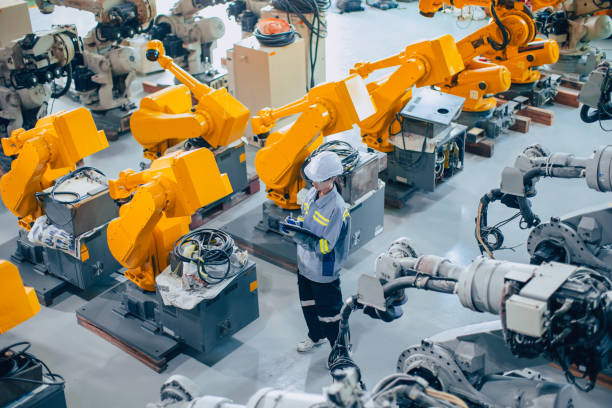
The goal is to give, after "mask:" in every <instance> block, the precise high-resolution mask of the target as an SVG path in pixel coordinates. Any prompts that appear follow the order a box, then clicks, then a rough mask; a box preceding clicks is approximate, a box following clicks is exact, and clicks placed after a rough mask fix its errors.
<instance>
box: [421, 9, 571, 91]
mask: <svg viewBox="0 0 612 408" xmlns="http://www.w3.org/2000/svg"><path fill="white" fill-rule="evenodd" d="M442 4H448V5H455V6H456V7H463V6H467V5H472V6H485V7H489V9H490V10H491V15H492V16H493V20H492V21H491V23H490V24H488V25H486V26H484V27H482V28H481V29H479V30H477V31H475V32H474V33H472V34H470V35H468V36H467V37H465V38H463V39H462V40H460V41H458V42H457V48H458V49H459V52H460V53H461V55H462V56H463V61H464V63H465V64H466V65H469V61H471V60H472V59H474V58H475V57H477V56H485V57H487V58H488V59H489V60H490V61H491V62H493V63H495V64H498V65H503V66H505V67H506V68H508V70H509V71H510V73H511V79H512V83H531V82H535V81H537V80H538V79H539V78H540V73H539V72H538V71H536V70H534V69H533V68H534V67H537V66H539V65H543V64H553V63H555V62H557V60H558V59H559V46H558V45H557V43H556V42H555V41H552V40H545V41H536V42H534V43H532V42H533V41H534V40H535V38H536V28H535V22H534V19H533V15H532V13H531V10H530V9H529V8H528V7H527V6H526V5H525V3H523V2H521V1H516V0H506V1H504V0H489V1H482V0H460V1H459V2H457V1H451V0H443V1H439V0H420V1H419V10H420V11H421V14H423V15H425V16H427V17H432V16H433V15H434V14H435V12H437V11H438V10H439V9H440V8H441V7H442ZM542 4H543V3H542ZM546 4H548V2H547V3H546Z"/></svg>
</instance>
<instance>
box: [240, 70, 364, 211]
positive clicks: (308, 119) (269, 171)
mask: <svg viewBox="0 0 612 408" xmlns="http://www.w3.org/2000/svg"><path fill="white" fill-rule="evenodd" d="M373 113H374V105H373V104H372V102H371V100H370V98H369V96H368V93H367V89H366V87H365V84H364V83H363V81H362V80H361V78H359V76H357V75H351V76H349V77H348V78H346V79H344V80H342V81H337V82H329V83H326V84H322V85H319V86H316V87H314V88H312V89H311V90H310V91H309V92H308V94H307V95H305V96H304V97H303V98H302V99H300V100H298V101H295V102H292V103H290V104H288V105H286V106H283V107H281V108H277V109H270V108H266V109H263V110H261V111H259V113H258V114H257V116H254V117H253V118H252V119H251V124H252V127H253V132H254V133H255V134H259V135H262V134H265V133H268V132H269V131H270V130H271V129H272V128H273V127H274V125H275V124H276V121H277V120H278V119H280V118H283V117H287V116H291V115H295V114H300V116H299V117H298V118H297V120H296V121H295V122H293V123H292V124H290V125H288V126H286V127H284V128H283V129H280V130H278V131H275V132H272V133H271V134H270V135H269V136H268V137H267V138H266V144H265V146H264V147H262V148H261V149H260V150H259V151H258V152H257V155H256V156H255V168H256V169H257V174H258V175H259V178H261V180H262V181H263V182H264V183H265V184H266V186H267V188H268V190H267V191H268V198H269V199H271V200H272V201H274V203H275V204H276V205H277V206H279V207H281V208H285V209H298V208H300V206H299V205H298V204H297V193H298V192H299V190H300V189H301V188H302V187H303V186H304V182H303V180H302V178H301V176H300V167H301V166H302V163H304V160H306V157H308V155H309V154H310V153H311V152H312V151H313V150H314V149H316V148H317V147H319V146H320V145H321V143H322V142H323V137H324V136H328V135H332V134H335V133H338V132H342V131H345V130H349V129H351V128H352V127H353V125H354V124H355V123H358V122H359V121H360V120H363V119H364V118H366V117H368V116H370V115H371V114H373Z"/></svg>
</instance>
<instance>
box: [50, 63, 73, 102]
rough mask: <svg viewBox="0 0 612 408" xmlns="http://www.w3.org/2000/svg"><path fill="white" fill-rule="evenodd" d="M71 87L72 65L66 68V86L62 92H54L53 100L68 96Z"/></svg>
mask: <svg viewBox="0 0 612 408" xmlns="http://www.w3.org/2000/svg"><path fill="white" fill-rule="evenodd" d="M70 85H72V63H70V64H68V65H67V66H66V85H64V88H62V90H61V91H59V92H55V91H52V92H51V98H53V99H57V98H60V97H62V96H64V95H66V93H67V92H68V90H69V89H70Z"/></svg>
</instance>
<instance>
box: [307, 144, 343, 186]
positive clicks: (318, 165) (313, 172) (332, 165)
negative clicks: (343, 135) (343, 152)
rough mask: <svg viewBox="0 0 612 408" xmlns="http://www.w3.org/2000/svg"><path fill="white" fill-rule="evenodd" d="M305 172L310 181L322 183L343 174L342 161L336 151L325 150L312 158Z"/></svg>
mask: <svg viewBox="0 0 612 408" xmlns="http://www.w3.org/2000/svg"><path fill="white" fill-rule="evenodd" d="M304 174H305V175H306V177H308V179H310V181H315V182H317V183H320V182H321V181H325V180H329V179H330V178H332V177H335V176H339V175H341V174H342V161H341V160H340V157H338V155H337V154H336V153H334V152H330V151H324V152H321V153H319V154H317V155H316V156H315V157H313V158H312V159H311V160H310V163H308V165H307V166H306V168H305V169H304Z"/></svg>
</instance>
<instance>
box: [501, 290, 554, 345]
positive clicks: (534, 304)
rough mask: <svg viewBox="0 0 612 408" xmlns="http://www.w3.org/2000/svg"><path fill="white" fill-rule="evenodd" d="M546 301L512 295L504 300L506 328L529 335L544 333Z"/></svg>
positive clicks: (536, 335) (537, 335)
mask: <svg viewBox="0 0 612 408" xmlns="http://www.w3.org/2000/svg"><path fill="white" fill-rule="evenodd" d="M546 310H547V308H546V302H543V301H541V300H535V299H530V298H527V297H524V296H520V295H512V296H511V297H510V299H508V301H507V302H506V327H507V328H508V330H512V331H515V332H517V333H521V334H524V335H526V336H531V337H540V336H542V334H543V333H544V321H545V319H544V314H545V313H546Z"/></svg>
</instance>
